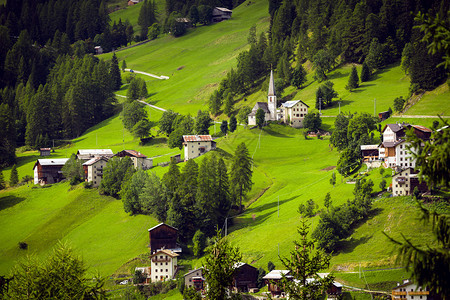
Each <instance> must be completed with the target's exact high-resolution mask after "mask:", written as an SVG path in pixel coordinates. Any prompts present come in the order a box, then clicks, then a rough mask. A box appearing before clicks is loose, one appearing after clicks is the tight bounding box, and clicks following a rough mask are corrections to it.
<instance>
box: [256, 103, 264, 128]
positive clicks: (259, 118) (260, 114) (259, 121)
mask: <svg viewBox="0 0 450 300" xmlns="http://www.w3.org/2000/svg"><path fill="white" fill-rule="evenodd" d="M265 117H266V114H265V112H264V110H262V109H261V108H258V110H257V111H256V115H255V118H256V125H257V126H258V128H259V129H261V128H262V127H263V126H264V122H265V121H266V120H265Z"/></svg>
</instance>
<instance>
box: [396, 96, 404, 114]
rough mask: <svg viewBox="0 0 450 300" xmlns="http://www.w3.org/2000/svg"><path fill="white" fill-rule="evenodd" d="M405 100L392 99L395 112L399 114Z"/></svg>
mask: <svg viewBox="0 0 450 300" xmlns="http://www.w3.org/2000/svg"><path fill="white" fill-rule="evenodd" d="M405 102H406V100H405V99H403V97H397V98H395V99H394V110H395V111H396V112H399V111H401V110H402V109H403V106H404V105H405Z"/></svg>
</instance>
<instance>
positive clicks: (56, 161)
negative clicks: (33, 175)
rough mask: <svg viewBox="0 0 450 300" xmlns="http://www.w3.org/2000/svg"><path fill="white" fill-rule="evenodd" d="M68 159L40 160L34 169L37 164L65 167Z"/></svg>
mask: <svg viewBox="0 0 450 300" xmlns="http://www.w3.org/2000/svg"><path fill="white" fill-rule="evenodd" d="M68 160H69V159H68V158H50V159H38V160H37V161H36V163H35V164H34V167H33V170H34V168H36V165H37V164H40V165H41V166H56V167H57V166H64V165H65V164H66V162H67V161H68Z"/></svg>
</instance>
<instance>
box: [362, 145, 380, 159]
mask: <svg viewBox="0 0 450 300" xmlns="http://www.w3.org/2000/svg"><path fill="white" fill-rule="evenodd" d="M361 156H362V157H363V160H364V161H374V160H378V158H379V150H378V145H361Z"/></svg>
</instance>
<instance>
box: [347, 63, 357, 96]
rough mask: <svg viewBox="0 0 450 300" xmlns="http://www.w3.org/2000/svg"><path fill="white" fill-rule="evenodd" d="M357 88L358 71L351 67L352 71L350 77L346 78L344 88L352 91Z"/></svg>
mask: <svg viewBox="0 0 450 300" xmlns="http://www.w3.org/2000/svg"><path fill="white" fill-rule="evenodd" d="M358 86H359V77H358V71H357V70H356V67H355V66H353V67H352V71H351V73H350V76H349V77H348V83H347V85H346V86H345V88H346V89H348V90H350V91H353V90H354V89H356V88H357V87H358Z"/></svg>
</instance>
